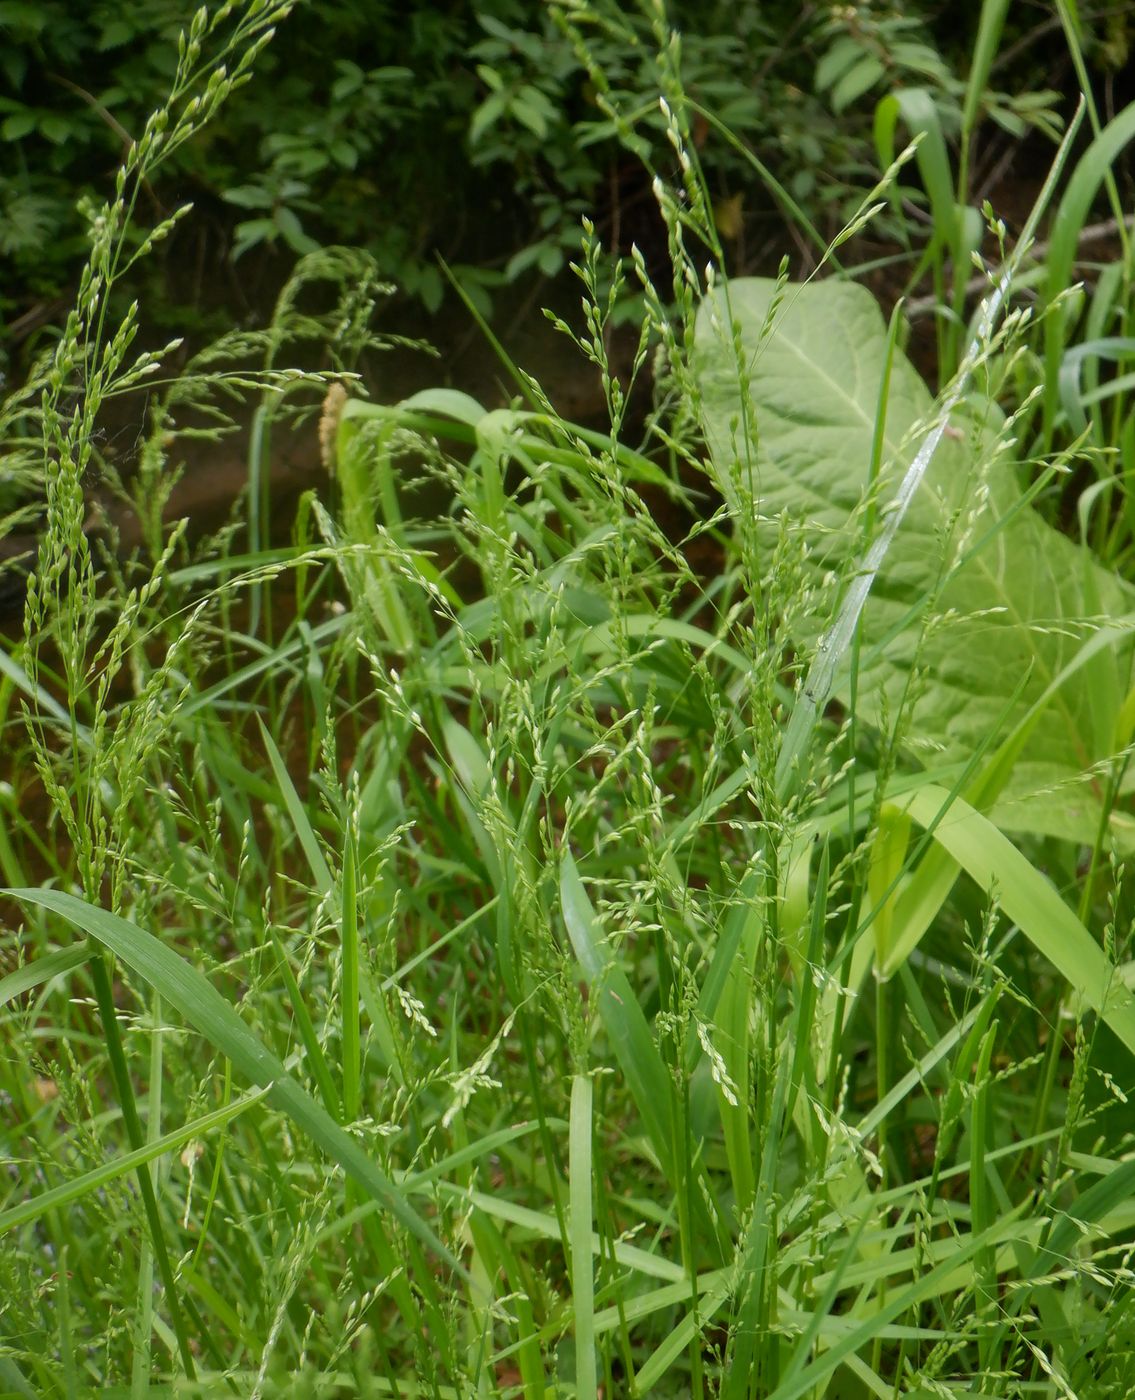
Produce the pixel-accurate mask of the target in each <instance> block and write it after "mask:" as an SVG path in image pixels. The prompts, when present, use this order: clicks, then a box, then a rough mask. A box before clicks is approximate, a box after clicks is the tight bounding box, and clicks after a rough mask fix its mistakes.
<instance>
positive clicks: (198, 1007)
mask: <svg viewBox="0 0 1135 1400" xmlns="http://www.w3.org/2000/svg"><path fill="white" fill-rule="evenodd" d="M4 893H6V894H8V895H10V896H12V898H14V899H18V900H20V901H21V902H22V903H25V904H34V905H38V906H39V907H40V908H41V909H47V910H50V911H51V912H52V913H55V914H58V915H59V916H60V917H61V918H63V919H66V920H67V921H68V922H69V923H71V924H73V925H74V926H75V927H76V928H78V929H80V930H82V932H84V933H87V934H89V935H90V936H91V937H92V938H94V939H96V940H97V941H98V942H99V943H101V944H103V946H104V947H106V948H109V949H110V951H111V952H112V953H113V954H114V955H115V957H117V958H120V959H121V960H122V961H123V962H124V963H125V964H126V965H127V966H128V967H131V968H133V970H134V971H135V972H136V973H137V974H138V976H139V977H141V978H142V979H143V981H145V982H147V983H148V984H149V985H150V986H151V987H154V988H156V989H157V990H158V991H160V992H161V994H162V996H163V997H164V998H165V999H166V1000H167V1001H168V1002H169V1003H170V1005H171V1006H174V1007H176V1008H177V1010H178V1011H179V1012H180V1013H181V1014H182V1015H183V1016H184V1017H185V1018H186V1020H187V1021H188V1022H189V1023H190V1024H191V1025H193V1026H195V1027H196V1028H197V1030H198V1031H200V1033H201V1034H202V1035H203V1036H204V1037H205V1039H206V1040H207V1041H209V1043H210V1044H211V1045H213V1046H214V1047H215V1048H216V1049H217V1050H219V1051H220V1052H221V1053H222V1054H224V1055H227V1056H228V1058H229V1059H230V1060H232V1062H233V1064H234V1065H235V1066H236V1068H237V1069H238V1070H239V1071H240V1073H241V1074H243V1075H244V1077H245V1078H246V1079H249V1080H251V1082H252V1083H253V1084H257V1085H262V1086H265V1087H268V1088H269V1094H268V1101H269V1103H271V1104H272V1106H273V1107H274V1108H277V1109H279V1110H280V1111H281V1112H282V1113H284V1114H286V1115H287V1116H288V1117H289V1118H290V1119H291V1120H292V1121H293V1122H294V1123H295V1124H296V1125H297V1126H298V1127H299V1128H301V1129H302V1130H303V1131H304V1132H305V1133H307V1134H308V1135H309V1136H310V1137H311V1138H312V1140H313V1141H314V1142H315V1143H316V1144H317V1146H319V1147H320V1148H321V1149H322V1150H323V1151H324V1152H326V1153H327V1155H328V1156H329V1157H331V1158H332V1159H333V1160H334V1161H336V1162H338V1163H339V1165H340V1166H341V1167H342V1168H343V1170H344V1171H345V1172H346V1173H347V1175H348V1176H350V1177H351V1178H352V1179H353V1180H355V1181H357V1182H358V1183H359V1185H360V1186H361V1187H362V1188H363V1189H364V1190H365V1191H367V1192H368V1193H369V1194H370V1195H372V1196H374V1197H375V1199H376V1200H377V1201H379V1203H380V1204H381V1205H383V1206H384V1207H385V1208H386V1209H387V1210H389V1211H390V1213H391V1215H393V1216H394V1218H395V1219H396V1220H397V1221H398V1223H399V1224H400V1225H402V1226H403V1227H404V1228H405V1229H406V1230H408V1231H409V1232H410V1233H411V1234H412V1235H414V1236H415V1237H416V1238H417V1239H419V1240H420V1241H421V1242H422V1243H423V1244H424V1245H426V1247H427V1248H428V1249H430V1250H432V1251H433V1252H434V1253H435V1254H436V1255H437V1256H438V1257H439V1258H440V1259H442V1260H443V1261H444V1262H445V1263H446V1264H448V1265H449V1266H450V1268H452V1269H454V1270H455V1271H456V1272H458V1273H460V1274H461V1275H462V1276H463V1277H464V1275H465V1270H464V1269H463V1268H462V1266H461V1264H460V1262H459V1261H458V1260H457V1259H456V1257H455V1256H454V1255H453V1254H452V1253H451V1252H450V1250H449V1249H447V1248H446V1246H445V1245H444V1244H443V1243H442V1242H441V1240H439V1239H438V1237H437V1235H436V1234H435V1233H434V1232H433V1230H431V1229H430V1227H429V1226H428V1225H427V1224H426V1222H425V1221H424V1220H423V1219H422V1218H421V1216H419V1215H418V1213H417V1212H416V1211H415V1210H414V1209H413V1208H412V1207H411V1206H410V1205H408V1204H407V1202H406V1201H405V1199H404V1197H403V1194H402V1192H400V1191H399V1190H398V1188H397V1187H396V1186H395V1185H394V1183H393V1182H392V1181H391V1180H390V1178H389V1177H388V1176H387V1175H386V1173H385V1172H384V1171H383V1170H382V1169H381V1168H380V1167H378V1166H377V1165H376V1164H375V1163H374V1161H373V1160H372V1159H371V1157H370V1156H369V1154H368V1153H367V1152H365V1151H364V1150H363V1148H362V1147H360V1146H359V1144H358V1143H357V1142H356V1141H355V1140H354V1139H353V1138H352V1137H350V1136H349V1135H348V1134H347V1133H346V1132H344V1131H343V1129H342V1128H341V1127H340V1126H339V1124H338V1123H336V1122H335V1120H334V1119H333V1118H332V1117H331V1115H330V1114H329V1113H328V1112H327V1110H326V1109H325V1108H323V1107H322V1106H321V1105H319V1104H317V1103H316V1102H315V1100H314V1099H313V1098H312V1097H311V1096H310V1095H309V1094H308V1093H306V1092H305V1091H304V1089H302V1088H301V1087H300V1085H299V1084H297V1083H296V1081H295V1080H294V1079H292V1078H291V1076H290V1075H289V1074H288V1072H287V1071H286V1070H285V1068H284V1066H283V1063H282V1062H281V1061H280V1060H279V1059H278V1058H277V1057H276V1056H275V1055H274V1054H273V1053H272V1052H271V1051H270V1050H268V1049H267V1048H266V1047H265V1046H264V1045H263V1044H262V1043H261V1041H260V1040H259V1039H258V1038H257V1037H256V1036H255V1035H254V1034H253V1032H252V1031H251V1030H249V1028H248V1026H246V1025H245V1023H244V1021H243V1020H242V1019H241V1018H240V1016H239V1015H238V1014H237V1013H236V1011H234V1010H233V1008H232V1007H231V1006H230V1005H229V1003H228V1002H227V1001H226V1000H225V999H224V997H223V996H221V994H220V992H218V991H217V989H216V988H215V987H214V986H213V985H212V983H211V982H209V981H208V980H207V979H206V978H205V977H203V976H202V974H201V973H200V972H198V971H197V970H196V968H193V967H191V966H190V965H189V963H187V962H186V961H185V959H184V958H181V957H179V956H178V954H177V953H175V952H174V951H173V950H172V949H170V948H167V947H166V946H165V944H164V943H161V942H159V940H158V939H157V938H155V937H154V936H153V935H152V934H149V933H146V932H145V930H144V929H141V928H139V927H138V925H137V924H132V923H130V922H128V920H126V919H123V918H120V917H119V916H118V915H117V914H111V913H109V912H108V911H107V910H105V909H99V908H97V907H96V906H94V905H92V904H87V903H86V902H85V901H84V900H81V899H78V898H76V896H74V895H71V894H65V893H64V892H62V891H60V890H6V891H4Z"/></svg>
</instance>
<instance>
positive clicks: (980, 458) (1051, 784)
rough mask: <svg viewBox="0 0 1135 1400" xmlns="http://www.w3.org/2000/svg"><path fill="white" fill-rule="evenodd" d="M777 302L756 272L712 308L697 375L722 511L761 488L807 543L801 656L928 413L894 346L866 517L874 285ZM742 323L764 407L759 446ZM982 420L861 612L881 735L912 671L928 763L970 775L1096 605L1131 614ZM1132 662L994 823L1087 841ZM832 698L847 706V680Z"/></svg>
mask: <svg viewBox="0 0 1135 1400" xmlns="http://www.w3.org/2000/svg"><path fill="white" fill-rule="evenodd" d="M780 290H781V291H782V292H783V303H782V304H781V305H780V306H779V307H778V306H777V305H776V302H775V298H776V297H777V295H778V287H777V284H776V283H775V282H772V281H769V280H767V279H763V278H752V279H743V280H739V281H735V282H731V283H730V284H729V286H728V289H727V293H725V292H723V293H719V294H718V296H717V298H715V299H714V300H713V301H708V302H706V303H705V304H704V305H703V307H702V310H701V312H700V314H699V319H698V346H699V350H698V374H699V379H700V383H701V388H702V393H703V399H704V414H705V428H706V433H707V437H708V440H709V445H710V450H711V456H712V461H713V466H714V471H715V474H716V476H717V478H718V480H719V481H720V483H721V486H722V489H723V491H724V492H725V493H726V495H727V498H731V499H734V501H735V503H737V502H738V499H739V498H738V491H739V490H741V489H742V487H743V486H744V483H746V482H747V481H751V482H752V490H753V494H754V498H755V499H754V501H753V503H752V505H753V506H754V507H755V508H756V509H757V510H758V511H759V514H760V516H761V518H762V519H763V520H764V521H765V522H766V523H767V539H768V541H769V544H770V546H771V544H772V542H773V541H774V539H775V536H776V530H777V525H776V522H777V521H778V520H779V519H780V517H781V516H785V517H787V518H788V519H789V520H790V521H791V522H793V523H794V524H795V525H796V526H797V527H798V528H799V529H800V530H802V531H803V533H804V538H805V542H806V544H807V546H808V551H809V552H808V561H807V567H808V570H809V582H810V584H811V585H812V586H813V587H814V589H815V593H814V596H813V598H812V600H811V601H810V604H809V606H807V607H802V608H800V609H799V610H798V612H797V613H796V615H795V616H794V617H793V618H792V619H790V625H791V626H792V628H793V631H794V633H795V639H796V641H797V644H798V645H801V646H804V647H813V646H815V645H816V644H817V643H818V641H819V639H820V637H821V635H822V634H823V632H824V630H825V629H826V627H827V626H828V625H829V623H830V620H831V617H832V615H833V613H834V610H835V608H836V606H837V604H838V598H837V597H836V595H835V591H834V589H832V588H831V587H830V584H831V581H832V580H833V579H839V580H843V581H844V582H846V581H847V580H848V579H849V578H850V577H851V576H852V573H853V572H854V570H855V568H856V566H857V561H858V560H859V559H860V558H861V557H862V555H863V553H864V552H865V540H866V538H867V537H868V535H869V530H870V527H871V516H872V510H873V511H874V518H875V520H876V521H877V520H878V519H879V518H880V517H881V516H882V514H883V512H884V511H885V510H886V507H887V504H888V502H889V501H890V500H891V498H892V496H893V495H894V491H895V487H896V484H897V481H898V480H899V479H900V477H901V474H902V473H903V471H904V470H905V467H906V465H907V464H908V463H909V461H910V460H911V458H912V456H913V455H914V452H915V451H916V450H917V448H918V444H919V441H920V438H921V437H922V435H923V431H922V425H928V424H929V422H930V421H931V418H932V414H933V404H932V400H931V396H930V392H929V390H928V389H927V387H926V385H925V384H924V383H923V382H922V380H921V379H920V377H919V376H918V374H917V372H916V371H915V369H914V368H913V366H912V365H911V364H910V362H909V361H908V360H907V359H906V358H905V357H904V356H903V355H902V354H901V352H898V351H896V352H895V355H894V363H893V366H892V368H891V376H890V391H889V394H888V396H887V402H886V407H885V413H886V419H885V430H884V433H883V439H882V440H883V453H882V464H881V470H880V473H879V484H878V495H877V497H876V498H875V500H874V503H873V506H872V507H871V508H870V509H869V508H868V506H867V503H866V502H867V485H868V470H869V465H870V463H871V460H872V444H873V440H874V437H875V431H876V419H877V409H878V397H879V386H880V384H881V383H882V380H883V375H884V369H885V362H886V354H887V333H886V327H885V325H884V322H883V318H882V316H881V314H880V312H879V309H878V307H877V305H876V303H875V300H874V298H873V297H872V296H871V294H870V293H869V292H867V291H866V290H864V289H863V288H861V287H856V286H853V285H850V284H847V283H837V282H834V281H833V282H824V283H818V284H813V285H808V286H799V287H798V286H790V287H788V288H787V289H783V288H781V289H780ZM726 295H727V298H728V300H727V301H726ZM731 324H732V325H733V327H734V328H735V331H736V334H737V335H738V337H739V344H740V347H741V351H742V354H743V356H744V358H745V359H746V366H747V372H748V378H749V386H748V387H749V394H750V396H751V401H752V404H753V405H754V406H755V410H756V425H755V430H754V431H753V432H752V433H750V434H749V436H748V438H747V439H746V437H745V435H744V433H743V431H742V429H741V427H740V426H739V425H740V424H741V423H742V422H743V421H744V415H743V411H742V403H741V398H740V393H739V389H738V367H737V354H736V351H735V349H734V347H733V343H732V334H731V333H730V332H729V330H728V328H729V326H730V325H731ZM974 413H975V410H972V409H971V410H969V411H968V412H967V414H966V415H964V416H963V415H960V414H959V415H958V416H957V418H956V420H955V421H954V422H953V423H952V424H951V426H950V429H949V432H948V433H947V435H946V437H945V439H943V441H942V443H941V444H940V446H939V448H938V450H937V452H936V453H935V456H934V459H933V461H932V463H931V466H930V468H929V471H928V472H927V475H926V478H925V480H924V481H923V483H922V485H921V487H920V488H919V490H918V492H917V494H916V496H915V498H914V500H913V501H912V503H911V505H910V507H909V510H908V512H907V515H906V518H905V520H904V521H903V524H902V527H901V529H900V530H899V532H898V534H897V536H896V538H895V540H894V542H893V544H892V546H891V548H890V551H889V553H888V555H887V557H886V559H885V560H884V562H883V565H882V568H881V569H880V571H879V574H878V576H877V578H876V580H875V583H874V587H873V589H872V594H871V597H870V599H869V600H868V603H867V606H866V608H865V610H864V613H863V619H862V632H861V643H862V651H861V656H860V667H859V680H858V698H857V705H858V712H859V714H860V715H861V716H862V717H863V718H864V719H866V720H867V721H868V722H872V723H882V722H883V720H884V718H885V716H887V715H890V716H891V717H893V716H894V715H895V714H896V713H897V712H898V709H899V706H900V705H901V704H902V702H903V697H904V695H905V694H906V693H907V690H908V684H909V682H910V680H911V675H912V671H914V670H916V669H917V672H918V675H917V676H916V677H915V686H914V695H915V700H914V712H913V719H912V723H911V725H910V727H909V730H908V743H909V744H910V746H911V747H912V751H913V752H914V753H915V754H916V756H917V757H919V758H921V759H922V760H924V761H929V760H930V759H934V760H935V761H937V762H944V763H951V762H964V761H965V760H966V759H967V758H968V757H969V756H970V755H972V754H973V753H974V752H975V751H976V750H977V749H978V748H979V747H980V746H981V744H982V743H983V742H987V741H988V739H989V736H990V735H991V734H993V733H995V731H997V730H998V729H1000V730H1001V732H1000V733H996V735H995V738H996V739H999V738H1002V737H1004V734H1005V733H1007V732H1009V731H1011V730H1012V729H1013V728H1014V727H1015V725H1016V724H1017V723H1018V722H1019V721H1020V720H1021V719H1022V718H1023V717H1024V716H1025V715H1027V714H1028V713H1029V710H1030V707H1031V706H1032V705H1033V704H1034V702H1036V701H1037V700H1038V698H1039V697H1041V696H1042V695H1044V694H1045V691H1046V689H1047V688H1048V687H1049V685H1050V682H1051V681H1052V680H1053V678H1054V677H1056V676H1057V675H1058V674H1059V673H1060V672H1061V670H1062V669H1063V668H1064V667H1065V666H1066V665H1067V663H1068V662H1069V660H1070V659H1071V658H1072V657H1073V655H1074V654H1075V652H1076V651H1077V650H1078V649H1079V647H1080V646H1081V644H1082V641H1083V638H1084V636H1085V634H1086V633H1088V632H1090V631H1091V630H1092V628H1093V627H1094V626H1096V625H1097V624H1098V616H1099V612H1100V610H1101V609H1102V610H1103V611H1105V612H1107V613H1110V614H1112V615H1114V614H1115V613H1117V612H1122V611H1127V610H1128V608H1129V607H1130V602H1129V601H1127V590H1126V587H1125V585H1123V584H1121V583H1120V582H1119V581H1118V580H1117V579H1116V578H1115V577H1114V576H1112V575H1111V574H1110V573H1109V572H1108V571H1106V570H1105V569H1103V568H1101V567H1100V566H1099V565H1098V564H1097V563H1096V562H1095V561H1094V560H1093V559H1092V557H1091V556H1090V555H1089V554H1088V552H1087V551H1086V550H1085V549H1083V548H1082V547H1081V546H1079V545H1077V544H1075V543H1074V542H1073V541H1071V540H1069V539H1068V538H1066V537H1065V536H1064V535H1062V534H1061V533H1060V532H1059V531H1057V530H1056V529H1054V528H1053V527H1052V526H1050V525H1048V524H1047V523H1046V522H1045V521H1044V520H1043V519H1042V518H1041V516H1040V515H1039V514H1038V513H1037V511H1036V510H1034V509H1033V508H1032V506H1031V505H1030V504H1028V503H1027V501H1026V500H1025V499H1024V496H1023V493H1022V487H1021V484H1020V481H1019V478H1018V469H1017V466H1016V464H1015V463H1014V462H1012V461H1011V460H1009V458H1008V456H1007V455H1006V454H1004V453H1001V454H998V453H996V452H995V451H993V450H992V449H993V443H994V440H995V438H996V432H997V429H998V427H999V424H1000V411H999V410H998V409H997V408H996V406H994V405H991V406H989V408H988V410H985V409H982V413H983V421H981V422H979V421H978V420H977V418H976V417H975V416H973V415H974ZM875 528H877V525H876V527H875ZM924 619H925V621H926V633H925V637H923V620H924ZM1119 668H1120V657H1119V656H1118V655H1117V654H1116V653H1108V654H1102V655H1100V656H1099V657H1097V658H1096V661H1095V664H1094V665H1093V668H1092V670H1091V674H1090V675H1088V674H1085V675H1083V676H1081V677H1077V678H1075V679H1074V680H1073V681H1071V682H1070V683H1069V684H1067V685H1064V686H1061V687H1059V688H1055V689H1054V690H1053V691H1052V692H1051V695H1050V697H1049V699H1048V701H1047V703H1046V705H1045V707H1044V709H1043V712H1042V713H1041V714H1040V715H1039V717H1038V718H1037V721H1036V724H1035V727H1034V728H1033V729H1032V731H1031V733H1030V735H1029V739H1028V742H1027V744H1026V745H1025V746H1024V748H1023V750H1022V752H1021V754H1020V756H1019V757H1018V759H1017V762H1016V764H1015V767H1014V769H1013V772H1012V773H1011V774H1010V776H1009V778H1008V781H1007V783H1006V785H1005V787H1004V788H1003V790H1002V791H1001V793H1000V796H999V800H998V802H997V805H996V806H995V808H994V810H993V816H994V820H995V821H996V822H997V824H998V825H999V826H1001V827H1002V828H1004V829H1006V830H1011V831H1032V832H1040V833H1048V834H1052V835H1058V836H1065V837H1070V838H1073V839H1077V840H1085V841H1089V842H1090V841H1094V839H1095V836H1096V833H1097V830H1098V825H1099V801H1100V793H1099V791H1098V787H1097V786H1093V784H1092V783H1090V782H1088V781H1086V780H1085V779H1084V774H1085V772H1086V770H1088V769H1090V768H1091V767H1092V765H1094V764H1097V763H1099V762H1100V761H1101V760H1104V759H1106V758H1108V757H1110V755H1111V753H1112V751H1113V749H1114V747H1115V734H1114V725H1115V719H1116V717H1117V712H1118V706H1119V703H1120V701H1121V699H1122V689H1123V687H1122V686H1121V684H1120V669H1119ZM1022 678H1023V683H1022ZM837 693H838V694H839V695H840V697H841V698H842V699H844V700H846V699H847V698H848V695H849V685H848V681H847V678H846V676H844V678H843V680H842V681H837ZM1101 700H1102V701H1103V702H1104V703H1103V704H1102V705H1101ZM1099 786H1102V784H1100V785H1099Z"/></svg>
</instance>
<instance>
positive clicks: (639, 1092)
mask: <svg viewBox="0 0 1135 1400" xmlns="http://www.w3.org/2000/svg"><path fill="white" fill-rule="evenodd" d="M560 905H561V909H562V911H563V916H564V923H565V925H566V926H567V931H568V937H569V938H570V939H571V944H572V948H573V950H574V952H575V956H576V958H577V959H578V961H579V965H580V967H581V968H582V969H583V975H584V977H585V978H586V979H587V984H588V986H589V987H590V989H591V994H592V996H594V997H595V998H596V999H597V1001H598V1003H599V1015H600V1018H601V1020H602V1022H603V1028H604V1029H605V1030H606V1032H607V1037H608V1039H609V1040H610V1042H611V1048H612V1049H613V1050H614V1052H615V1058H616V1059H617V1060H618V1062H619V1066H620V1068H621V1069H622V1071H623V1074H624V1075H625V1076H626V1079H627V1085H628V1087H629V1088H630V1091H631V1096H632V1097H633V1098H634V1101H635V1104H636V1105H637V1107H638V1111H639V1113H640V1114H641V1115H642V1121H643V1123H644V1125H645V1127H646V1130H647V1133H648V1134H649V1136H650V1141H651V1144H652V1145H653V1147H654V1150H655V1152H656V1154H657V1156H658V1160H659V1161H660V1162H661V1163H662V1167H663V1171H664V1172H665V1174H666V1177H667V1179H668V1180H669V1181H671V1182H673V1175H674V1174H673V1153H672V1149H671V1144H672V1142H673V1127H672V1120H673V1105H672V1103H671V1097H670V1095H671V1086H670V1076H669V1074H668V1072H667V1070H666V1066H665V1065H664V1064H663V1062H662V1056H661V1055H660V1054H659V1053H658V1046H657V1045H656V1044H655V1042H654V1037H653V1036H652V1035H651V1033H650V1027H649V1026H648V1025H647V1022H646V1017H645V1016H644V1015H643V1012H642V1007H641V1006H640V1005H639V1003H638V998H637V997H636V996H635V994H634V991H633V990H632V988H631V984H630V982H629V981H628V979H627V975H626V973H625V972H623V970H622V968H620V967H619V965H618V964H617V963H616V962H615V960H614V958H613V957H612V956H611V952H610V950H609V949H608V947H607V946H606V943H605V941H604V939H603V935H602V932H601V930H600V928H599V925H598V921H597V919H596V917H595V910H594V909H593V908H592V906H591V900H590V899H589V898H588V896H587V891H586V890H585V889H584V888H583V882H582V881H581V880H580V878H579V872H578V870H577V869H576V866H575V861H574V860H573V859H572V856H571V853H570V852H569V851H565V852H564V854H563V859H562V864H561V867H560Z"/></svg>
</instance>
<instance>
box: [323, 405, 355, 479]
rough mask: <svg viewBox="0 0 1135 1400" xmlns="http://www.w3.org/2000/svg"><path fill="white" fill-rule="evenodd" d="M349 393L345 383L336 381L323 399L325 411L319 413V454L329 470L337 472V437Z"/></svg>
mask: <svg viewBox="0 0 1135 1400" xmlns="http://www.w3.org/2000/svg"><path fill="white" fill-rule="evenodd" d="M348 397H349V395H348V394H347V390H346V388H345V387H344V385H342V384H340V383H338V382H336V383H335V384H332V386H331V387H330V389H328V390H327V396H326V398H325V399H324V400H323V412H322V413H321V414H320V415H319V456H320V458H321V459H322V461H323V465H324V467H325V468H326V469H327V471H328V472H330V473H332V475H333V474H334V472H335V439H336V437H337V436H338V433H339V419H340V417H341V416H342V413H343V406H344V404H346V402H347V399H348Z"/></svg>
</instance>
